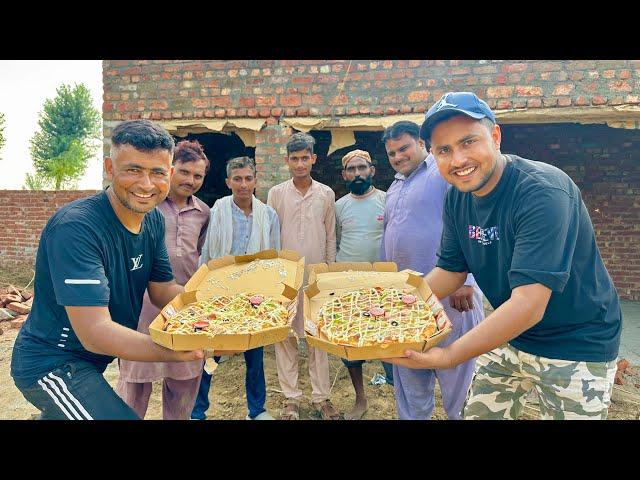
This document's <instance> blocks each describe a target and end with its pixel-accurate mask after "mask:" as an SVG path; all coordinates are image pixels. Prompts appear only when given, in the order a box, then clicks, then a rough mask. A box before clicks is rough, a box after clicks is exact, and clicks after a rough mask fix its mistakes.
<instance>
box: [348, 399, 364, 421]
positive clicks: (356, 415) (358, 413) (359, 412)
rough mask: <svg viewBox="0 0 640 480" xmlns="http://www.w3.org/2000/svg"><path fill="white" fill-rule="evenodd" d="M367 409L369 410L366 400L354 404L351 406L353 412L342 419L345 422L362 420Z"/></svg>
mask: <svg viewBox="0 0 640 480" xmlns="http://www.w3.org/2000/svg"><path fill="white" fill-rule="evenodd" d="M367 408H369V405H368V403H367V401H366V400H364V401H362V402H356V404H355V405H354V406H353V410H351V411H350V412H348V413H345V414H344V419H345V420H362V417H363V416H364V414H365V413H366V411H367Z"/></svg>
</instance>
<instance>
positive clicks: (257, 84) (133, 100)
mask: <svg viewBox="0 0 640 480" xmlns="http://www.w3.org/2000/svg"><path fill="white" fill-rule="evenodd" d="M103 78H104V111H103V113H104V126H105V131H104V136H105V139H108V138H109V135H110V133H111V130H112V128H113V127H114V126H115V125H117V123H118V122H119V121H121V120H124V119H130V118H149V119H152V120H155V121H158V122H159V123H162V124H163V125H164V126H166V127H167V128H168V129H169V130H170V131H171V132H172V133H173V134H174V135H176V138H183V137H184V138H195V139H198V140H199V141H200V142H201V143H202V144H203V145H204V146H205V150H206V152H207V155H208V156H209V158H210V159H211V160H212V162H213V166H212V172H211V174H209V176H208V178H207V180H206V183H205V186H204V187H203V189H202V191H201V194H200V196H201V198H203V199H204V200H205V201H207V202H208V203H209V204H212V203H213V202H214V201H215V200H216V199H217V198H219V197H220V196H223V195H228V194H229V191H228V190H227V188H226V186H225V185H224V181H223V179H224V173H223V167H224V163H225V162H226V160H228V159H229V158H231V157H233V156H237V155H242V154H247V155H249V156H252V157H255V159H256V163H257V167H258V172H259V173H258V175H259V184H258V188H257V196H258V197H259V198H261V199H263V200H264V199H265V198H266V193H267V191H268V189H269V187H271V186H272V185H274V184H276V183H279V182H281V181H283V180H285V179H287V178H289V174H288V171H287V168H286V166H285V164H284V162H283V157H284V153H285V149H284V144H285V142H286V139H287V137H288V135H289V134H290V133H291V131H292V129H293V130H300V131H307V132H310V133H311V135H313V136H314V137H315V138H316V140H317V152H316V153H317V154H318V162H317V164H316V166H315V167H314V178H316V179H317V180H319V181H321V182H323V183H326V184H328V185H330V186H331V187H333V188H334V190H335V191H336V196H337V197H340V196H342V195H343V194H344V193H345V187H344V184H343V181H342V178H341V176H340V158H341V156H342V155H344V153H345V152H346V151H348V150H350V149H353V148H362V149H365V150H368V151H369V152H371V154H372V157H373V158H374V159H375V161H376V162H377V166H378V173H377V175H376V185H377V186H379V187H380V188H382V189H386V188H387V187H388V186H389V185H390V183H391V181H392V179H393V170H392V169H391V168H390V166H389V164H388V162H387V159H386V155H385V152H384V147H383V145H382V144H381V143H380V141H379V139H380V135H381V132H382V130H383V128H384V127H385V126H387V125H390V124H391V123H393V122H395V121H397V120H400V119H408V120H413V121H415V122H417V123H421V122H422V119H423V116H424V112H425V111H426V109H427V108H428V107H429V106H430V105H431V104H433V103H434V102H435V101H436V100H437V99H438V98H439V97H440V96H441V95H442V94H444V93H446V92H447V91H451V90H469V91H473V92H475V93H476V94H478V95H479V96H480V97H481V98H483V99H485V100H486V101H487V102H488V103H489V105H490V106H491V107H492V108H493V109H494V110H495V111H496V116H497V118H498V122H499V123H500V124H501V125H502V126H503V143H502V150H503V152H505V153H517V154H519V155H521V156H523V157H525V158H531V159H535V160H540V161H544V162H547V163H551V164H553V165H556V166H558V167H560V168H562V169H563V170H564V171H566V172H567V173H568V174H569V175H570V176H571V177H572V178H573V180H574V181H575V182H576V183H577V184H578V186H579V187H580V188H581V190H582V193H583V197H584V200H585V203H586V204H587V207H588V208H589V212H590V214H591V218H592V220H593V223H594V226H595V229H596V232H597V236H598V244H599V246H600V249H601V252H602V255H603V257H604V259H605V262H606V264H607V267H608V269H609V272H610V273H611V275H612V276H613V278H614V280H615V284H616V286H617V288H618V290H619V292H620V295H621V296H622V297H623V298H627V299H634V300H640V196H639V194H640V130H638V128H640V94H639V92H640V61H626V60H616V61H597V60H586V61H495V60H469V61H467V60H451V61H441V60H374V61H369V60H299V61H296V60H240V61H185V60H180V61H174V60H154V61H122V60H119V61H105V62H104V63H103ZM106 149H108V140H105V150H106Z"/></svg>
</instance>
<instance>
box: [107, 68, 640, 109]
mask: <svg viewBox="0 0 640 480" xmlns="http://www.w3.org/2000/svg"><path fill="white" fill-rule="evenodd" d="M347 71H348V74H347ZM103 80H104V105H103V113H104V120H105V121H112V120H124V119H129V118H140V117H142V118H150V119H152V120H161V119H171V118H233V117H241V118H242V117H249V118H258V117H262V118H268V117H273V118H279V117H280V116H282V115H284V116H289V117H291V116H323V115H335V116H345V115H346V116H349V115H369V114H371V115H393V114H398V113H411V112H414V113H415V112H424V111H425V109H426V108H427V107H428V106H429V105H431V104H433V102H435V101H436V100H437V99H438V98H439V97H440V96H441V95H442V94H444V93H446V92H447V91H451V90H470V91H473V92H475V93H476V94H478V95H479V96H480V97H481V98H483V99H486V100H487V102H488V103H489V105H490V106H491V107H492V108H498V109H507V108H523V107H528V108H532V109H535V108H543V107H567V106H578V107H580V106H592V105H594V106H598V105H620V104H623V103H627V104H639V103H640V96H639V95H638V91H640V61H638V60H577V61H576V60H573V61H565V60H557V61H544V60H533V61H524V60H515V61H514V60H510V61H502V60H352V61H348V60H238V61H190V60H143V61H141V60H131V61H129V60H105V61H104V62H103Z"/></svg>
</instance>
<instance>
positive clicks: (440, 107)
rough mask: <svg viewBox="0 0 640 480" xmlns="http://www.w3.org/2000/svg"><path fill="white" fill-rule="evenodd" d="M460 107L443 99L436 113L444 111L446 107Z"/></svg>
mask: <svg viewBox="0 0 640 480" xmlns="http://www.w3.org/2000/svg"><path fill="white" fill-rule="evenodd" d="M457 106H458V105H457V104H455V103H449V102H447V100H446V99H445V98H443V99H442V101H441V102H440V104H439V105H438V106H437V107H436V112H438V111H440V110H442V109H443V108H444V107H457Z"/></svg>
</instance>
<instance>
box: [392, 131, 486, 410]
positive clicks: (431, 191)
mask: <svg viewBox="0 0 640 480" xmlns="http://www.w3.org/2000/svg"><path fill="white" fill-rule="evenodd" d="M382 141H383V142H384V144H385V149H386V151H387V156H388V157H389V163H390V164H391V167H392V168H393V169H394V170H395V171H396V172H397V173H396V175H395V180H394V182H393V183H392V184H391V186H390V187H389V190H387V197H386V205H385V212H384V233H383V236H382V244H381V247H380V259H381V260H383V261H384V260H386V261H392V262H395V263H396V264H397V265H398V269H399V270H404V269H407V268H408V269H411V270H416V271H418V272H422V273H427V272H430V271H431V270H432V269H433V268H434V267H435V265H436V260H437V258H436V252H437V250H438V247H439V246H440V237H441V234H442V208H443V205H444V198H445V193H446V191H447V188H448V187H449V184H448V183H447V182H446V181H445V180H444V179H443V178H442V177H441V175H440V172H439V171H438V167H437V166H436V164H435V161H434V159H433V156H431V155H428V152H427V149H426V146H425V143H424V141H423V140H421V139H420V128H419V127H418V125H416V124H415V123H413V122H407V121H400V122H396V123H394V124H393V125H391V126H390V127H389V128H387V129H386V130H385V131H384V134H383V136H382ZM440 300H441V302H442V304H443V306H444V308H445V311H446V313H447V315H448V317H449V319H450V320H451V323H452V325H453V331H452V332H451V334H450V335H449V337H447V339H446V340H444V341H443V342H442V345H448V344H449V343H451V342H453V341H455V340H456V339H457V338H459V337H461V336H462V335H464V334H465V333H466V332H467V331H469V330H471V329H472V328H473V327H474V326H475V325H477V324H478V323H479V322H480V321H481V320H482V319H483V318H484V313H483V304H482V292H481V291H480V289H479V288H478V287H477V285H476V284H475V281H474V280H473V277H472V276H471V275H469V276H468V277H467V282H466V283H465V285H464V286H463V287H461V288H460V289H459V290H457V291H456V292H455V293H453V294H452V295H451V296H449V297H448V298H441V299H440ZM474 365H475V358H473V359H471V360H468V361H467V362H465V363H462V364H460V365H458V366H457V367H456V368H452V369H448V370H413V369H410V368H405V367H399V366H397V365H394V367H393V378H394V390H395V395H396V406H397V408H398V416H399V418H400V419H405V420H427V419H429V418H431V413H432V412H433V407H434V405H435V395H434V387H435V380H436V378H437V379H438V383H439V384H440V390H441V392H442V403H443V406H444V409H445V411H446V412H447V416H448V417H449V418H450V419H460V418H461V416H460V413H461V410H462V406H463V403H464V400H465V397H466V394H467V391H468V389H469V385H470V384H471V379H472V377H473V369H474Z"/></svg>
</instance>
